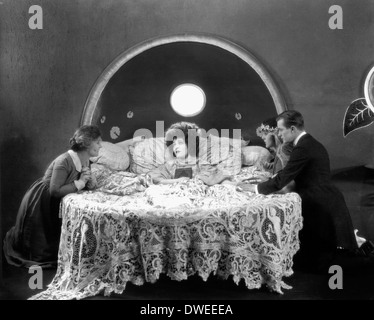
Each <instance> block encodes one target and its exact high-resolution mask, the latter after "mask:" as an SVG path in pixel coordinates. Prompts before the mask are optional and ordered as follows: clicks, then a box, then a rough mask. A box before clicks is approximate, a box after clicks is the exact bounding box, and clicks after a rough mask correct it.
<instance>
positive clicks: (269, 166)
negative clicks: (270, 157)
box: [263, 161, 274, 170]
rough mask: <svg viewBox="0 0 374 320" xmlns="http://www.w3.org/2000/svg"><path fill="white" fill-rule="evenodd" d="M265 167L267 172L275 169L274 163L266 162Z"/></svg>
mask: <svg viewBox="0 0 374 320" xmlns="http://www.w3.org/2000/svg"><path fill="white" fill-rule="evenodd" d="M263 166H264V168H265V169H266V170H272V169H273V168H274V162H267V161H265V162H264V164H263Z"/></svg>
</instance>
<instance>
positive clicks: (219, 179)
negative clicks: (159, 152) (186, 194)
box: [149, 121, 231, 185]
mask: <svg viewBox="0 0 374 320" xmlns="http://www.w3.org/2000/svg"><path fill="white" fill-rule="evenodd" d="M198 130H199V127H198V126H197V125H196V124H194V123H190V122H184V121H183V122H178V123H175V124H173V125H171V127H170V128H169V129H168V130H167V131H166V145H167V147H168V148H170V149H171V151H172V154H173V159H171V160H169V161H166V162H165V164H164V165H161V166H159V167H158V168H156V169H154V170H152V171H150V172H149V176H150V177H151V178H152V181H153V183H155V184H171V183H176V182H181V181H186V180H188V179H191V178H195V177H197V178H198V179H200V180H202V181H203V182H204V183H205V184H207V185H214V184H219V183H230V184H231V181H230V179H231V177H230V176H227V175H224V174H222V172H221V171H220V170H218V169H216V168H215V167H214V166H209V167H205V168H201V167H200V166H199V163H198V155H199V135H198ZM189 131H190V135H189ZM191 131H192V132H191ZM190 137H193V138H194V141H189V138H190Z"/></svg>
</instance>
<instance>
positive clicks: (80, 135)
mask: <svg viewBox="0 0 374 320" xmlns="http://www.w3.org/2000/svg"><path fill="white" fill-rule="evenodd" d="M100 137H101V132H100V129H99V128H98V127H97V126H93V125H84V126H81V127H80V128H79V129H77V130H76V131H75V133H74V135H73V137H72V138H71V139H70V149H71V150H73V151H75V152H77V151H82V150H87V149H88V147H89V146H90V145H91V143H92V141H94V140H96V139H99V138H100Z"/></svg>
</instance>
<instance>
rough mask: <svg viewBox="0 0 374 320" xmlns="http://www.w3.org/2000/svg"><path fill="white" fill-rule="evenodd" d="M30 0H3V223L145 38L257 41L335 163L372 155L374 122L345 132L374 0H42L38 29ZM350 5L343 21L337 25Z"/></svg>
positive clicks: (364, 60) (249, 45)
mask: <svg viewBox="0 0 374 320" xmlns="http://www.w3.org/2000/svg"><path fill="white" fill-rule="evenodd" d="M34 4H36V3H35V2H34V1H27V0H17V1H14V0H3V1H1V4H0V32H1V33H0V111H1V114H0V117H1V118H0V119H1V120H0V121H1V126H0V130H1V131H0V134H1V150H0V152H1V160H2V161H1V177H2V180H1V190H2V213H3V219H2V222H3V228H4V229H8V227H9V225H11V224H13V223H14V221H15V216H16V210H17V208H18V205H19V203H20V201H21V198H22V196H23V194H24V192H25V191H26V189H27V188H28V187H29V185H30V184H31V183H32V182H33V181H34V180H35V179H36V178H38V177H40V176H41V175H42V174H43V172H44V170H45V168H46V167H47V165H48V163H49V162H50V161H51V160H52V159H53V158H54V157H55V156H56V155H58V154H60V153H62V152H63V151H65V150H66V148H67V147H68V140H69V138H70V136H71V135H72V133H73V131H74V130H75V129H76V127H77V126H78V125H79V120H80V117H81V113H82V111H83V106H84V103H85V101H86V98H87V96H88V94H89V91H90V89H91V87H92V86H93V84H94V83H95V81H96V79H97V78H98V77H99V76H100V74H101V73H102V71H103V70H104V69H105V68H106V67H107V66H108V65H109V64H110V63H111V62H112V61H113V60H114V59H115V58H116V57H117V56H118V55H119V54H121V53H122V52H124V51H125V50H127V49H129V48H131V47H132V46H134V45H136V44H138V43H139V42H141V41H145V40H149V39H151V38H154V37H160V36H166V35H172V34H180V33H185V32H188V33H195V32H196V33H208V34H213V35H218V36H220V37H223V38H226V39H228V40H231V41H233V42H235V43H237V44H239V45H241V46H242V47H244V48H245V49H247V50H248V51H250V52H251V53H253V54H254V55H255V56H256V57H257V58H259V59H260V61H261V62H262V63H263V64H264V65H265V67H266V68H267V69H268V70H269V72H270V74H271V75H272V76H273V77H274V79H275V80H276V81H277V83H278V85H279V86H280V88H281V90H282V92H283V93H284V95H285V98H286V101H287V103H288V106H289V108H294V109H298V110H300V111H301V112H302V113H303V114H304V116H305V118H306V123H307V130H308V131H309V132H311V133H312V134H313V135H314V136H316V137H317V138H318V139H320V140H321V141H322V142H323V143H324V144H325V145H326V147H327V149H328V151H329V152H330V155H331V160H332V167H333V168H341V167H347V166H354V165H360V164H364V163H367V162H368V161H369V160H371V159H372V157H373V156H374V154H373V151H372V150H373V148H372V145H373V140H372V136H373V134H372V131H373V127H367V128H365V129H362V130H359V131H356V132H354V133H352V134H350V135H349V136H348V137H347V138H346V139H344V138H343V136H342V122H343V117H344V113H345V110H346V108H347V106H348V105H349V104H350V102H351V101H352V100H354V99H357V98H359V97H362V96H363V88H362V85H363V81H364V77H365V74H366V72H367V71H368V68H369V67H370V66H371V65H372V64H373V63H374V58H373V51H374V50H373V49H374V46H373V45H374V38H373V32H374V23H373V17H374V2H373V1H370V0H360V1H349V0H346V1H340V0H338V1H329V0H314V1H300V0H282V1H279V0H251V1H248V0H230V1H227V0H204V1H201V0H159V1H154V0H136V1H135V0H132V1H125V0H106V1H99V0H92V1H74V0H70V1H53V0H49V1H47V0H39V1H38V3H37V4H39V5H41V6H42V8H43V14H44V21H43V22H44V25H43V27H44V28H43V30H30V29H29V27H28V19H29V17H30V16H31V15H30V14H29V13H28V10H29V7H30V6H31V5H34ZM333 4H338V5H341V6H342V8H343V13H344V20H343V21H344V28H343V30H330V29H329V27H328V19H329V18H330V14H329V13H328V10H329V7H330V6H331V5H333Z"/></svg>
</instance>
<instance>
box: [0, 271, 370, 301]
mask: <svg viewBox="0 0 374 320" xmlns="http://www.w3.org/2000/svg"><path fill="white" fill-rule="evenodd" d="M55 271H56V270H55V269H47V270H43V288H42V289H41V290H39V289H35V290H32V289H30V287H29V279H30V277H31V276H32V274H30V273H28V270H27V269H25V268H17V267H13V266H10V265H8V264H5V266H4V270H3V274H4V281H3V282H4V288H3V290H2V291H1V293H0V299H1V300H27V299H28V298H30V297H31V296H33V295H34V294H37V293H39V292H41V291H43V290H45V289H46V287H47V285H48V284H49V283H50V282H51V281H52V279H53V277H54V274H55ZM333 275H334V274H333V273H331V274H326V275H323V274H322V275H321V274H311V273H306V272H301V271H297V270H296V271H295V273H294V274H293V275H292V276H291V277H288V278H284V279H283V280H284V281H285V283H286V284H288V285H290V286H292V287H293V288H292V289H289V290H286V289H285V290H283V293H284V294H283V295H281V294H278V293H274V292H270V291H269V290H268V289H267V288H266V287H262V288H261V289H252V290H249V289H247V288H246V286H245V284H244V282H241V283H239V285H236V284H235V283H234V281H233V280H232V279H231V278H229V279H228V280H221V279H219V278H217V277H215V276H212V275H211V276H210V277H209V278H208V280H207V281H206V282H204V281H203V280H202V279H201V278H200V277H198V276H196V275H195V276H192V277H190V278H189V279H188V280H183V281H180V282H179V281H172V280H170V279H169V278H168V277H167V276H166V275H162V276H161V277H160V279H159V280H158V281H157V282H156V283H154V284H151V283H146V284H144V285H142V286H136V285H133V284H131V283H129V284H128V285H127V288H126V290H125V291H124V292H123V293H122V294H121V295H119V294H112V295H111V296H109V297H105V296H104V295H99V296H95V297H90V298H87V299H86V300H107V299H110V300H111V299H116V300H374V272H369V273H368V272H365V273H363V272H360V270H359V269H358V270H357V272H353V273H352V272H350V273H347V274H345V273H344V270H343V277H342V289H330V287H329V279H330V278H331V277H332V276H333Z"/></svg>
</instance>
